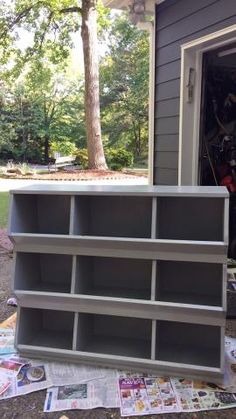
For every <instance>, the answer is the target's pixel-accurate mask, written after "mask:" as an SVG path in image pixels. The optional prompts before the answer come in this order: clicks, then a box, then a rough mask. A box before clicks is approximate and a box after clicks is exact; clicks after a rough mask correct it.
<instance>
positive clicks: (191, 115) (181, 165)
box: [178, 25, 236, 185]
mask: <svg viewBox="0 0 236 419" xmlns="http://www.w3.org/2000/svg"><path fill="white" fill-rule="evenodd" d="M235 41H236V25H232V26H229V27H227V28H224V29H222V30H220V31H217V32H214V33H212V34H210V35H207V36H204V37H202V38H199V39H196V40H194V41H192V42H189V43H187V44H184V45H182V46H181V79H180V120H179V162H178V184H179V185H197V184H198V161H199V134H200V116H201V115H200V107H201V86H202V56H203V53H204V52H206V51H210V50H213V49H216V48H219V47H221V46H224V45H227V44H229V43H232V42H235ZM190 68H193V69H194V70H195V81H194V92H193V100H192V102H191V103H189V102H188V101H187V95H188V87H187V83H188V81H187V80H188V76H189V69H190Z"/></svg>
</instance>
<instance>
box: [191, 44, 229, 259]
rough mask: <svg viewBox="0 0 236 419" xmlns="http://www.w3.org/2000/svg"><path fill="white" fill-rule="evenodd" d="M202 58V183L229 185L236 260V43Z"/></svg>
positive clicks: (200, 143) (200, 163)
mask: <svg viewBox="0 0 236 419" xmlns="http://www.w3.org/2000/svg"><path fill="white" fill-rule="evenodd" d="M202 58H203V60H202V96H201V112H200V115H201V117H200V137H199V140H200V141H199V161H198V168H199V171H198V184H200V185H213V186H214V185H218V186H220V185H221V186H227V188H228V190H229V192H230V226H229V227H230V228H229V241H230V248H229V256H230V257H233V258H236V42H234V43H232V44H229V45H227V46H224V47H221V48H219V49H215V50H212V51H209V52H205V53H204V54H203V57H202Z"/></svg>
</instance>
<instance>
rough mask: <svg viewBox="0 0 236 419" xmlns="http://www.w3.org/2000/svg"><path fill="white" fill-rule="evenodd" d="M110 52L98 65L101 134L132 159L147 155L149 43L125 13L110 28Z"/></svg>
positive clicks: (146, 35) (110, 143)
mask: <svg viewBox="0 0 236 419" xmlns="http://www.w3.org/2000/svg"><path fill="white" fill-rule="evenodd" d="M108 43H109V51H108V53H107V54H106V56H105V58H104V59H103V60H102V61H101V65H100V89H101V115H102V127H103V135H105V136H107V137H108V138H109V145H110V146H114V145H116V146H117V147H118V146H125V147H126V148H127V149H128V150H129V151H131V152H132V153H133V155H134V158H135V159H136V158H140V157H145V156H147V153H148V92H149V87H148V74H149V40H148V34H147V33H146V32H145V31H141V30H139V29H137V28H136V27H135V26H133V25H131V24H130V22H129V20H128V18H127V16H126V14H125V13H123V14H121V15H120V16H118V17H116V18H115V19H114V21H113V23H112V25H111V29H110V35H109V41H108Z"/></svg>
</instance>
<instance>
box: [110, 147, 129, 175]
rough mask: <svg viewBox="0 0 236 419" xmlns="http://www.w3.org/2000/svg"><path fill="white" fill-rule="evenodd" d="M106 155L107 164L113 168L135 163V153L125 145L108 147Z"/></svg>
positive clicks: (117, 168) (118, 168)
mask: <svg viewBox="0 0 236 419" xmlns="http://www.w3.org/2000/svg"><path fill="white" fill-rule="evenodd" d="M105 155H106V161H107V164H108V166H109V168H110V169H112V170H121V169H123V168H124V167H130V166H132V165H133V154H132V153H131V152H130V151H127V150H126V149H125V148H124V147H119V148H107V149H106V151H105Z"/></svg>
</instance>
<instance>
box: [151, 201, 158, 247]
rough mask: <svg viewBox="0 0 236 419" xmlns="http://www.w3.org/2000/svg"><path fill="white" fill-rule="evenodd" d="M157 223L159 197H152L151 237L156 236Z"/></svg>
mask: <svg viewBox="0 0 236 419" xmlns="http://www.w3.org/2000/svg"><path fill="white" fill-rule="evenodd" d="M156 225H157V198H156V197H154V198H152V224H151V239H155V238H156Z"/></svg>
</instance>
